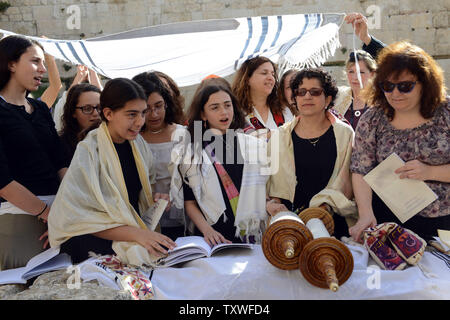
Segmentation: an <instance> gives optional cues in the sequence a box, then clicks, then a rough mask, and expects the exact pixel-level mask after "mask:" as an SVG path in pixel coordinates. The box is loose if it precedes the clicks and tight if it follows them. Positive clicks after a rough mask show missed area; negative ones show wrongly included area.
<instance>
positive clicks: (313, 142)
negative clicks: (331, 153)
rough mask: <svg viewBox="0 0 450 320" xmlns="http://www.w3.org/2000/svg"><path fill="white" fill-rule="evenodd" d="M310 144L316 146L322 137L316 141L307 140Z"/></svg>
mask: <svg viewBox="0 0 450 320" xmlns="http://www.w3.org/2000/svg"><path fill="white" fill-rule="evenodd" d="M307 140H308V142H309V143H311V144H312V145H313V147H315V146H316V144H317V143H318V142H319V140H320V137H318V138H316V139H307Z"/></svg>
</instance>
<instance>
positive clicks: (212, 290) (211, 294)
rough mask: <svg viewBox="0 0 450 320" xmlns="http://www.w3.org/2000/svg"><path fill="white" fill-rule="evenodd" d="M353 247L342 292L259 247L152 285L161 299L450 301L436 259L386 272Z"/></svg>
mask: <svg viewBox="0 0 450 320" xmlns="http://www.w3.org/2000/svg"><path fill="white" fill-rule="evenodd" d="M348 247H349V249H350V250H351V252H352V254H353V258H354V270H353V273H352V275H351V277H350V278H349V279H348V280H347V282H345V283H344V284H343V285H342V286H341V287H340V288H339V290H338V291H337V292H331V291H330V290H326V289H321V288H317V287H314V286H313V285H311V284H309V283H308V282H307V281H306V280H305V279H304V278H303V276H302V274H301V272H300V271H299V270H291V271H286V270H281V269H277V268H276V267H274V266H272V265H271V264H270V263H269V262H268V261H267V260H266V258H265V257H264V254H263V252H262V248H261V246H259V245H256V246H255V247H254V249H253V250H248V249H229V250H224V251H223V252H219V253H217V254H216V255H215V256H213V257H211V258H203V259H197V260H194V261H190V262H187V263H185V264H183V265H181V266H180V267H172V268H160V269H157V270H155V271H154V273H153V277H152V280H151V281H152V284H153V286H154V289H155V298H156V299H192V300H197V299H199V300H208V299H215V300H259V299H268V300H278V299H284V300H290V299H450V269H449V268H448V267H447V266H446V265H445V263H444V262H443V261H442V260H440V259H438V258H436V257H435V256H434V255H432V254H431V253H429V252H425V254H424V256H423V258H422V260H421V261H420V262H419V265H417V266H408V267H407V268H406V269H405V270H402V271H385V270H381V269H379V268H377V267H376V264H375V262H374V261H373V260H372V259H371V258H370V257H369V255H368V252H367V251H366V250H365V249H364V248H363V247H362V246H353V245H348ZM372 266H374V267H372Z"/></svg>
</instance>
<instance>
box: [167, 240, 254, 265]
mask: <svg viewBox="0 0 450 320" xmlns="http://www.w3.org/2000/svg"><path fill="white" fill-rule="evenodd" d="M175 243H176V244H177V246H176V247H175V248H174V249H173V250H169V254H168V256H167V257H165V258H164V259H163V260H162V264H161V267H170V266H173V265H176V264H178V263H182V262H186V261H190V260H195V259H199V258H205V257H211V256H212V255H213V254H215V253H216V252H218V251H220V250H224V249H229V248H247V249H253V244H251V243H221V244H218V245H215V246H213V247H210V246H209V244H208V243H207V242H206V241H205V239H204V238H203V237H199V236H190V237H180V238H177V239H176V240H175Z"/></svg>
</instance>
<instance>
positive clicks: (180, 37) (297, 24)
mask: <svg viewBox="0 0 450 320" xmlns="http://www.w3.org/2000/svg"><path fill="white" fill-rule="evenodd" d="M343 18H344V14H295V15H280V16H262V17H248V18H236V19H219V20H205V21H191V22H180V23H170V24H165V25H158V26H151V27H146V28H142V29H136V30H131V31H127V32H122V33H117V34H113V35H108V36H103V37H98V38H90V39H86V40H53V39H42V38H38V37H30V38H33V39H34V40H36V41H38V42H40V43H41V44H42V45H43V46H44V49H45V51H46V53H48V54H50V55H52V56H54V57H56V58H57V59H61V60H64V61H66V62H70V63H73V64H83V65H86V66H88V67H89V68H91V69H93V70H94V71H96V72H97V73H99V74H102V75H104V76H106V77H108V78H117V77H125V78H132V77H133V76H135V75H136V74H138V73H141V72H145V71H150V70H158V71H162V72H164V73H166V74H168V75H170V76H171V77H172V78H173V79H174V80H175V82H177V84H178V85H179V86H188V85H194V84H197V83H199V82H200V81H201V80H202V79H203V78H204V77H206V76H208V75H210V74H215V75H218V76H221V77H225V76H227V75H230V74H233V73H234V72H235V71H236V70H237V69H238V68H239V67H240V65H241V64H242V63H243V62H244V61H245V60H247V59H249V58H252V57H255V56H258V55H262V56H266V57H268V58H270V59H271V60H272V61H273V62H275V63H278V64H279V67H280V68H279V69H280V72H282V71H283V70H285V69H286V68H297V69H298V68H301V67H314V66H319V65H321V64H322V63H323V62H325V61H326V59H327V58H328V57H330V56H332V55H333V54H334V52H335V50H336V49H337V48H338V47H339V46H340V43H339V32H338V31H339V27H340V25H341V24H342V22H343ZM0 33H3V36H6V35H10V34H14V33H12V32H9V31H6V30H1V29H0Z"/></svg>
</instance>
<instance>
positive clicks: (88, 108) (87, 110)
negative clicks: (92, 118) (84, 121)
mask: <svg viewBox="0 0 450 320" xmlns="http://www.w3.org/2000/svg"><path fill="white" fill-rule="evenodd" d="M75 109H81V112H83V113H84V114H92V112H94V109H95V110H96V111H97V112H98V111H99V110H100V105H99V104H98V105H96V106H91V105H89V104H87V105H85V106H81V107H75Z"/></svg>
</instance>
